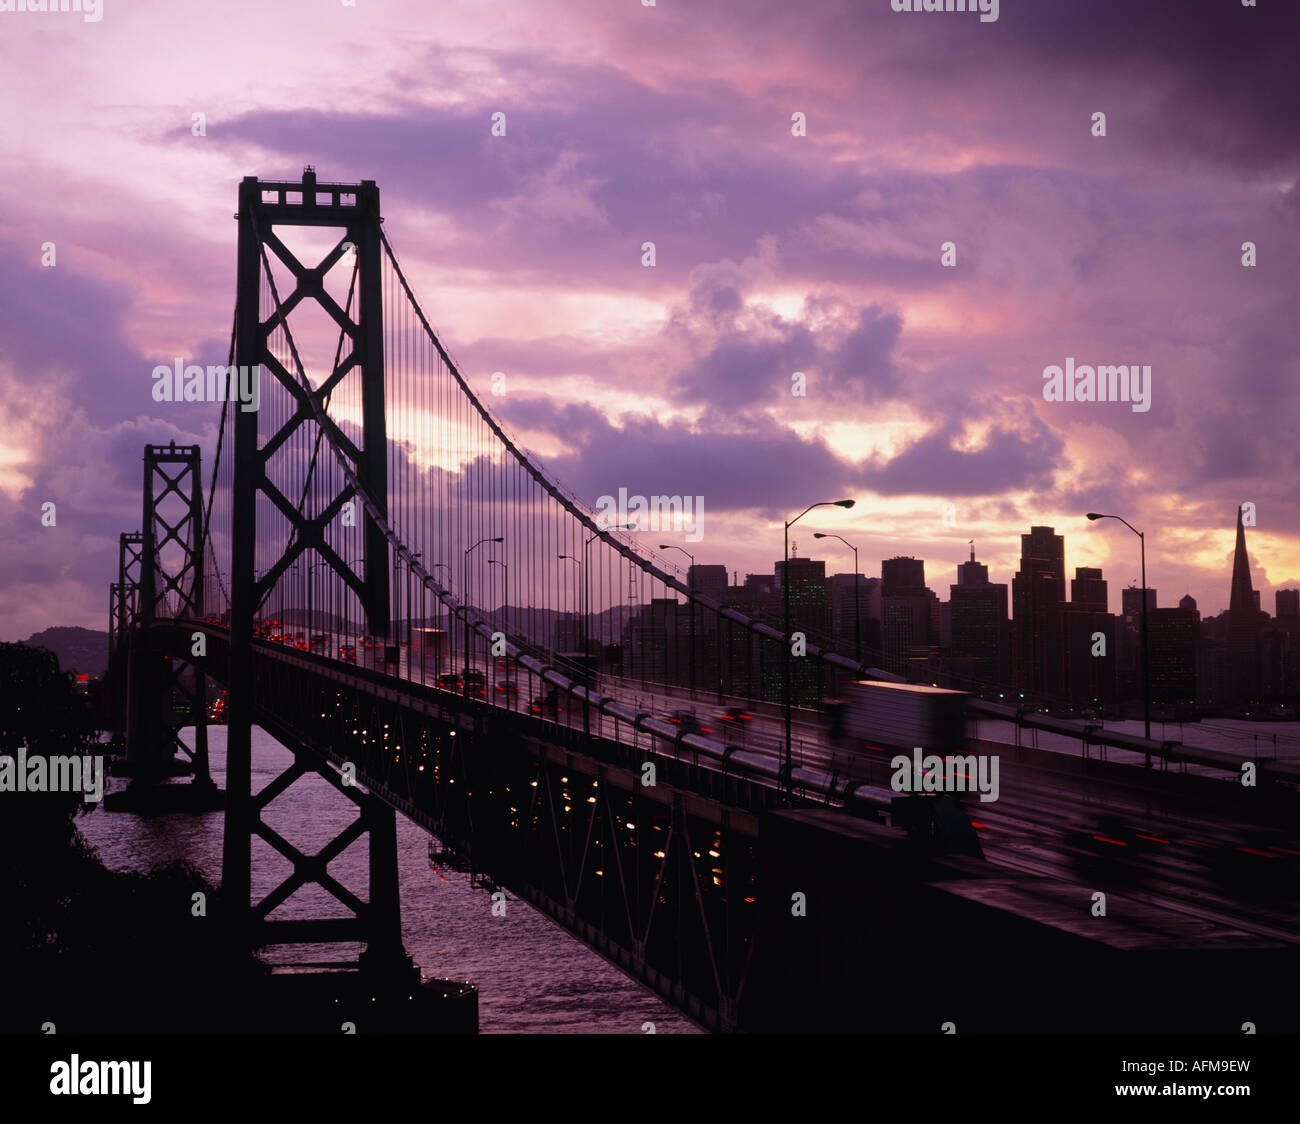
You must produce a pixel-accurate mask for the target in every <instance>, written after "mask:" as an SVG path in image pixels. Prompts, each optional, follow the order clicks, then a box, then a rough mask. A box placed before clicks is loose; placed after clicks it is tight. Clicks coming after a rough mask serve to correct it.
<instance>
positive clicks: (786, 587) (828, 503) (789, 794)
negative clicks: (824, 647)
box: [781, 500, 853, 804]
mask: <svg viewBox="0 0 1300 1124" xmlns="http://www.w3.org/2000/svg"><path fill="white" fill-rule="evenodd" d="M852 506H853V501H852V500H822V502H821V503H815V504H812V505H811V506H809V507H805V508H804V509H803V510H802V511H801V512H799V514H798V515H796V516H795V517H794V518H793V519H787V520H786V523H785V568H784V569H783V570H782V571H781V593H782V595H783V600H784V601H785V643H784V644H783V646H782V653H783V654H782V658H781V663H782V665H783V667H784V670H785V707H784V709H785V785H786V802H787V803H791V804H792V803H793V802H794V769H793V768H792V766H791V761H790V676H791V672H792V669H791V667H790V528H791V527H793V526H794V525H795V524H796V523H798V522H799V520H800V519H802V518H803V517H804V516H805V515H807V514H808V512H810V511H812V509H813V508H814V507H852Z"/></svg>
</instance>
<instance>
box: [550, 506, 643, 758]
mask: <svg viewBox="0 0 1300 1124" xmlns="http://www.w3.org/2000/svg"><path fill="white" fill-rule="evenodd" d="M636 529H637V525H636V524H635V523H615V524H613V525H611V526H609V527H607V528H605V531H635V530H636ZM605 531H597V532H596V533H595V534H594V535H591V536H590V537H589V538H588V539H587V540H586V541H585V542H584V543H583V544H582V559H581V560H579V559H577V558H574V557H573V555H571V554H561V555H560V557H561V558H567V559H568V560H569V561H570V562H572V563H574V564H575V565H576V566H577V567H578V569H579V570H581V571H582V673H583V675H582V677H583V680H584V683H583V693H582V732H583V733H584V734H590V733H591V694H590V692H591V689H592V687H593V686H595V682H596V673H595V668H594V667H591V666H590V663H589V661H590V660H591V583H590V582H589V581H588V580H587V571H588V565H587V564H588V562H589V558H588V556H587V548H588V547H589V546H591V544H592V543H593V542H594V541H595V540H596V539H598V538H600V537H601V535H603V534H604V533H605Z"/></svg>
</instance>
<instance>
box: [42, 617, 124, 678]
mask: <svg viewBox="0 0 1300 1124" xmlns="http://www.w3.org/2000/svg"><path fill="white" fill-rule="evenodd" d="M24 643H27V644H30V645H31V646H32V647H39V648H48V649H49V650H50V651H51V652H53V653H54V654H55V655H56V656H58V657H59V667H61V668H62V669H63V670H64V671H76V672H79V673H80V674H82V675H90V676H99V675H103V674H104V669H105V668H106V667H108V633H107V632H100V631H98V630H96V629H93V628H64V627H62V626H58V625H56V626H55V627H54V628H47V629H46V630H45V631H44V632H33V633H32V634H31V636H29V637H28V638H27V639H26V641H24Z"/></svg>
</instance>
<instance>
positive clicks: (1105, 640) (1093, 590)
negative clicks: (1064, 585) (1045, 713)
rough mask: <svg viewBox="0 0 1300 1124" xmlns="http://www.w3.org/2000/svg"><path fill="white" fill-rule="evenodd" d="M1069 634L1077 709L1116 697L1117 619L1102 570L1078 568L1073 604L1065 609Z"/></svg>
mask: <svg viewBox="0 0 1300 1124" xmlns="http://www.w3.org/2000/svg"><path fill="white" fill-rule="evenodd" d="M1061 611H1062V615H1063V621H1064V632H1065V672H1066V682H1067V686H1068V689H1069V695H1070V702H1071V703H1072V704H1073V705H1074V706H1089V705H1092V704H1094V703H1107V702H1112V701H1114V698H1115V618H1114V617H1112V616H1111V615H1110V609H1109V600H1108V595H1107V592H1106V582H1105V581H1104V580H1103V579H1102V576H1101V570H1099V569H1096V568H1094V567H1091V566H1076V567H1075V570H1074V578H1073V580H1072V581H1071V582H1070V603H1069V604H1068V605H1063V606H1062V607H1061Z"/></svg>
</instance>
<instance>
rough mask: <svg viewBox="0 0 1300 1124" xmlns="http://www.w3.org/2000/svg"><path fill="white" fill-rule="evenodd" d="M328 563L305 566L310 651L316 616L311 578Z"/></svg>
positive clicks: (313, 582) (308, 648)
mask: <svg viewBox="0 0 1300 1124" xmlns="http://www.w3.org/2000/svg"><path fill="white" fill-rule="evenodd" d="M328 565H329V563H328V562H311V563H309V564H308V566H307V650H308V651H309V652H310V651H311V650H312V647H313V645H312V640H313V639H314V637H313V636H312V629H313V628H315V627H316V614H315V610H314V609H313V607H312V601H313V598H312V593H313V591H314V589H315V582H316V579H315V578H314V577H313V576H312V575H313V574H315V572H316V571H317V570H319V569H320V568H321V567H322V566H328Z"/></svg>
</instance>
